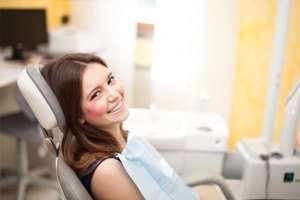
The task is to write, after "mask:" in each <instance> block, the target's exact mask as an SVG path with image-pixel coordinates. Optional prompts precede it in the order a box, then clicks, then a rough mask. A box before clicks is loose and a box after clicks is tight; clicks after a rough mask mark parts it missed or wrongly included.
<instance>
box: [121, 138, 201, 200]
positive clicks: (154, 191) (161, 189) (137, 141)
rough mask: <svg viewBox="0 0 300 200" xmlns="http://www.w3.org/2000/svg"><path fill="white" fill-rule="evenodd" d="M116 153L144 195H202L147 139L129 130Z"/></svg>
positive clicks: (164, 198) (162, 199) (162, 198)
mask: <svg viewBox="0 0 300 200" xmlns="http://www.w3.org/2000/svg"><path fill="white" fill-rule="evenodd" d="M116 156H117V157H118V158H119V159H120V160H121V162H122V164H123V166H124V168H125V170H126V172H127V173H128V175H129V176H130V177H131V179H132V180H133V182H134V183H135V184H136V186H137V187H138V189H139V191H140V192H141V193H142V195H143V197H144V198H145V199H147V200H148V199H149V200H152V199H155V200H156V199H157V200H169V199H174V200H176V199H178V200H179V199H180V200H182V199H186V200H194V199H197V200H198V199H199V196H198V193H197V192H195V191H193V190H192V189H191V188H190V187H188V186H187V185H186V184H185V183H184V182H183V181H182V179H181V178H180V177H179V175H178V174H177V173H176V172H175V171H174V170H173V169H172V167H170V165H169V164H168V163H167V162H166V161H165V159H164V158H162V156H161V155H160V154H159V153H158V152H157V151H156V150H155V149H154V147H153V146H152V145H151V144H150V143H149V142H148V141H147V140H145V139H143V138H141V137H138V136H133V135H132V134H129V135H128V138H127V144H126V146H125V148H124V149H123V151H122V153H121V154H119V153H117V155H116Z"/></svg>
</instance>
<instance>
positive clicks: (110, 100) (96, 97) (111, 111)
mask: <svg viewBox="0 0 300 200" xmlns="http://www.w3.org/2000/svg"><path fill="white" fill-rule="evenodd" d="M82 92H83V93H82V101H81V108H82V116H81V119H80V122H81V123H83V122H84V121H87V122H89V123H90V124H93V125H95V126H97V127H98V128H100V129H103V130H105V129H109V128H110V127H112V126H115V125H119V123H120V122H122V121H124V120H125V119H126V118H127V117H128V114H129V111H128V107H127V104H126V100H125V92H124V88H123V86H122V85H121V83H120V82H119V81H118V80H116V79H115V78H114V76H113V74H112V73H111V72H110V71H109V70H108V68H106V67H105V66H103V65H101V64H99V63H90V64H88V66H87V67H86V69H85V71H84V73H83V77H82Z"/></svg>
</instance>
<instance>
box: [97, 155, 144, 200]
mask: <svg viewBox="0 0 300 200" xmlns="http://www.w3.org/2000/svg"><path fill="white" fill-rule="evenodd" d="M91 190H92V192H93V195H94V198H95V199H108V200H109V199H112V200H123V199H124V200H128V199H132V200H141V199H144V198H143V196H142V194H141V193H140V191H139V189H138V188H137V186H136V185H135V184H134V182H133V181H132V180H131V178H130V177H129V176H128V174H127V172H126V171H125V169H124V167H123V165H122V163H121V162H119V161H118V160H116V159H113V158H109V159H106V160H104V161H103V162H102V163H101V164H100V165H99V166H98V167H97V168H96V170H95V173H94V175H93V177H92V181H91Z"/></svg>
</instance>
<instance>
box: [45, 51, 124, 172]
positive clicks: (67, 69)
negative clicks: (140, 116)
mask: <svg viewBox="0 0 300 200" xmlns="http://www.w3.org/2000/svg"><path fill="white" fill-rule="evenodd" d="M89 63H99V64H101V65H103V66H105V67H107V64H106V63H105V62H104V60H103V59H101V58H100V57H98V56H96V55H93V54H82V53H78V54H68V55H65V56H62V57H59V58H56V59H53V60H51V61H48V62H46V63H45V64H44V67H43V68H42V70H41V73H42V75H43V76H44V78H45V79H46V81H47V82H48V84H49V85H50V87H51V88H52V90H53V92H54V93H55V95H56V97H57V99H58V101H59V103H60V105H61V107H62V109H63V112H64V115H65V118H66V127H65V129H64V135H63V140H62V153H63V155H64V159H65V162H66V163H67V164H68V165H69V166H70V167H72V168H73V169H74V170H75V172H76V173H77V174H78V175H79V176H80V177H81V176H83V175H84V174H86V173H87V168H88V166H89V165H90V164H91V162H92V161H93V160H94V159H104V158H107V157H109V156H111V155H112V154H113V153H116V152H120V151H121V150H122V149H121V147H120V145H119V144H118V142H117V140H116V139H115V138H114V137H113V136H112V134H111V133H108V132H106V131H103V130H99V129H98V128H97V127H96V126H94V125H92V124H90V123H88V122H85V123H84V124H80V123H79V118H80V116H81V114H82V113H81V106H80V105H81V101H82V77H83V73H84V70H85V68H86V67H87V65H88V64H89ZM120 129H121V132H122V134H123V136H124V138H126V137H127V133H126V131H124V130H123V129H122V124H121V125H120Z"/></svg>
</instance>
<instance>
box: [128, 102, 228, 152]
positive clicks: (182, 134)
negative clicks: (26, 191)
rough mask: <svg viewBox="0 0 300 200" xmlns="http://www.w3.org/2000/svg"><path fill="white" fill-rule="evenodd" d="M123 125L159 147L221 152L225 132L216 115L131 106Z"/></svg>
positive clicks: (221, 120)
mask: <svg viewBox="0 0 300 200" xmlns="http://www.w3.org/2000/svg"><path fill="white" fill-rule="evenodd" d="M129 113H130V114H129V117H128V119H127V120H126V121H125V122H124V128H125V129H127V130H129V131H130V132H132V133H134V134H135V135H137V136H143V137H146V138H147V139H148V140H150V142H152V143H154V145H155V146H156V148H159V149H185V150H209V151H223V150H225V149H226V148H227V142H228V136H229V131H228V128H227V125H226V123H225V120H224V119H223V118H222V117H221V116H220V115H217V114H212V113H201V112H193V111H184V110H162V109H155V110H154V109H147V108H131V109H130V112H129Z"/></svg>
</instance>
